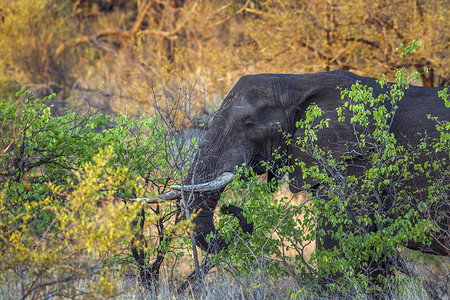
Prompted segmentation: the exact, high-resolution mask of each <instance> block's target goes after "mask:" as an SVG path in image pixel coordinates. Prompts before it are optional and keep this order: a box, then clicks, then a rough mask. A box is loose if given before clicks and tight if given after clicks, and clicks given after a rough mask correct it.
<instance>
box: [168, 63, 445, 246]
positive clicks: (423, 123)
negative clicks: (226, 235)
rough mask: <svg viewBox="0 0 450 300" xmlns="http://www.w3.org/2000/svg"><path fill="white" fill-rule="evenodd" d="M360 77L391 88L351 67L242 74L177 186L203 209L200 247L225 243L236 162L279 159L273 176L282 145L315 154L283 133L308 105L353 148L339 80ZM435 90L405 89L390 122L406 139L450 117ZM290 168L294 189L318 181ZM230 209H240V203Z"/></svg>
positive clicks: (334, 138) (193, 207) (329, 132)
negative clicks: (222, 204)
mask: <svg viewBox="0 0 450 300" xmlns="http://www.w3.org/2000/svg"><path fill="white" fill-rule="evenodd" d="M356 81H359V82H361V83H362V84H363V85H368V86H371V87H372V88H373V92H374V95H375V97H377V95H378V94H380V93H383V92H385V90H383V89H382V88H381V87H380V85H379V84H378V83H377V82H376V80H375V79H372V78H366V77H360V76H357V75H355V74H352V73H350V72H346V71H333V72H325V73H317V74H303V75H291V74H260V75H249V76H244V77H242V78H241V79H239V81H238V82H237V83H236V85H235V86H234V87H233V89H232V90H231V91H230V93H229V94H228V96H227V97H226V98H225V100H224V101H223V103H222V105H221V107H220V109H219V110H218V112H217V113H216V115H215V116H214V119H213V121H212V123H211V124H210V129H209V130H208V132H207V133H206V136H205V137H204V139H203V141H202V142H201V143H200V145H199V151H198V154H197V156H196V159H195V160H194V162H193V163H192V164H191V166H190V168H189V172H188V176H187V178H186V180H185V181H184V182H183V185H182V186H178V187H175V188H176V189H179V190H181V189H182V190H183V191H184V192H185V197H186V199H188V203H190V207H189V208H190V211H191V212H192V213H197V217H196V218H195V219H194V223H195V236H196V241H197V245H198V246H199V247H201V248H202V249H204V250H206V251H209V252H212V253H216V252H218V251H220V250H221V249H223V248H224V247H226V246H227V245H226V243H225V241H224V240H223V239H222V238H221V237H220V236H219V235H218V234H217V231H216V229H215V227H214V224H213V214H214V209H215V208H216V206H217V203H218V200H219V198H220V195H221V193H222V192H223V190H224V188H225V186H226V185H227V184H228V183H230V182H231V181H232V179H233V173H234V172H235V168H236V166H240V165H242V164H246V166H248V167H252V168H253V170H254V171H255V172H256V173H257V174H262V173H265V172H266V168H265V167H263V166H262V165H261V162H262V161H265V162H273V163H274V166H275V168H274V170H272V172H271V173H272V176H275V175H274V174H276V166H280V165H281V164H283V163H286V162H281V161H276V160H275V158H274V157H273V153H274V151H275V150H277V151H278V153H279V152H280V151H282V152H283V153H285V154H286V155H287V156H286V157H291V159H298V160H300V161H303V162H305V163H309V162H311V161H312V158H311V157H310V156H309V155H307V154H305V153H303V152H301V151H300V150H299V149H298V148H297V147H294V146H292V145H288V143H286V140H285V136H287V135H288V136H291V137H292V138H293V139H296V138H297V137H300V136H302V135H303V132H304V130H302V129H299V128H296V122H297V121H299V120H301V119H304V118H305V114H306V110H307V108H308V106H309V105H311V104H313V103H315V104H316V105H318V106H319V107H320V108H321V109H322V111H323V112H324V117H325V118H328V119H329V120H330V121H329V127H328V128H325V129H323V130H322V131H320V135H319V136H318V140H317V144H318V145H319V146H321V147H327V148H329V149H332V150H333V151H334V153H344V152H346V151H349V145H351V143H352V142H355V136H354V132H353V127H352V125H350V124H349V123H345V122H344V123H343V122H338V119H337V114H336V108H337V107H339V106H341V105H342V103H343V102H342V101H341V97H340V90H339V89H337V87H341V88H350V87H351V85H352V84H354V83H355V82H356ZM437 91H438V90H437V89H433V88H419V87H411V88H410V89H408V90H407V92H406V94H405V96H404V100H402V101H403V102H402V104H401V107H399V110H398V114H397V115H396V119H395V120H394V121H393V124H392V130H394V131H396V133H398V137H399V138H400V139H401V138H403V141H405V142H410V141H411V139H414V138H417V137H416V133H418V132H424V131H428V132H429V133H430V132H431V133H432V132H436V129H435V127H434V123H433V122H432V121H430V120H428V119H427V117H426V115H427V114H432V115H435V116H440V117H442V118H444V119H445V120H450V112H449V110H448V109H446V108H445V106H444V104H443V101H442V100H441V99H439V98H438V97H437ZM412 120H414V121H412ZM287 163H289V161H288V162H287ZM290 176H291V178H290V179H291V181H290V185H291V186H290V187H291V191H293V192H298V191H299V190H301V189H302V187H303V185H304V184H305V183H309V184H311V185H314V184H317V183H318V182H312V181H308V179H303V176H302V174H301V170H300V168H297V169H296V170H295V171H294V172H293V173H292V174H291V175H290ZM232 213H233V214H234V215H236V216H238V215H239V211H235V212H232ZM244 219H245V218H244ZM240 221H241V222H240V224H241V226H243V227H245V228H244V231H251V229H252V227H251V226H250V224H247V223H246V222H245V221H243V220H240ZM210 233H212V234H213V236H214V238H213V239H212V241H209V242H207V240H206V236H207V235H208V234H210Z"/></svg>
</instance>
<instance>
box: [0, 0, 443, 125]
mask: <svg viewBox="0 0 450 300" xmlns="http://www.w3.org/2000/svg"><path fill="white" fill-rule="evenodd" d="M2 2H3V3H2V4H1V5H0V57H1V58H0V74H1V75H0V85H1V87H2V88H1V92H2V93H3V94H4V95H7V93H8V92H10V91H15V90H16V89H17V86H18V85H23V86H26V87H34V88H37V89H41V90H42V91H43V93H48V92H49V91H56V92H58V94H59V97H58V98H59V99H60V100H59V101H60V102H62V103H63V104H64V103H66V104H68V103H73V102H76V101H77V100H78V101H79V100H80V98H82V97H83V96H86V95H92V94H93V93H94V92H95V93H96V94H95V96H96V97H95V98H96V101H97V103H96V104H97V106H99V107H102V108H103V109H105V110H106V111H109V112H111V111H113V112H117V111H123V112H126V113H127V114H129V115H130V116H131V115H137V114H141V113H143V112H147V113H151V112H152V110H151V108H150V107H151V105H150V103H149V101H148V98H149V97H148V94H149V93H152V88H153V87H155V86H156V85H158V84H160V83H164V84H167V83H168V82H173V81H175V80H182V81H184V82H186V83H188V84H189V86H191V85H195V87H196V90H195V92H196V93H195V95H194V96H195V98H196V100H198V104H197V106H198V107H197V108H198V109H200V108H201V107H202V106H204V105H206V106H211V105H213V104H217V103H218V102H220V100H221V99H222V97H223V96H224V94H225V93H226V92H227V91H228V90H229V88H230V87H231V86H232V85H233V84H234V82H236V80H237V79H238V78H239V77H240V76H242V75H245V74H249V73H263V72H271V73H281V72H284V73H304V72H318V71H326V70H335V69H345V70H351V71H353V72H356V73H358V74H362V75H367V76H377V75H379V74H380V73H385V74H387V76H388V78H392V71H393V70H394V69H395V68H396V67H398V65H397V64H398V60H397V59H396V55H395V49H396V47H397V46H398V44H399V43H400V42H406V41H409V40H412V39H418V38H420V39H421V40H422V41H423V44H424V47H423V48H422V49H421V50H420V51H419V52H418V53H417V55H415V57H414V58H413V60H412V61H411V69H416V70H419V71H421V72H422V71H423V69H424V67H426V66H429V67H431V71H430V72H429V73H428V74H424V76H423V80H422V84H424V85H428V86H432V85H434V86H439V85H444V84H448V81H449V77H448V76H449V75H448V74H449V68H448V66H449V57H448V55H447V54H448V50H449V49H448V47H449V40H450V35H449V32H448V28H449V27H450V21H449V20H450V18H448V15H449V11H450V8H449V6H448V3H446V1H442V0H432V1H421V0H402V1H395V2H392V1H385V0H377V1H370V2H367V1H361V0H352V1H333V0H314V1H295V2H292V1H284V0H279V1H270V0H269V1H261V0H246V1H244V0H235V1H222V0H220V1H218V0H212V1H193V0H158V1H151V0H148V1H145V0H135V1H123V0H101V1H91V0H78V1H75V0H71V1H69V0H65V1H58V2H55V1H49V0H40V1H31V0H15V1H2ZM168 92H170V91H168ZM172 92H173V91H172ZM175 92H176V91H175Z"/></svg>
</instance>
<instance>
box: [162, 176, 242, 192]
mask: <svg viewBox="0 0 450 300" xmlns="http://www.w3.org/2000/svg"><path fill="white" fill-rule="evenodd" d="M233 178H234V173H232V172H224V173H222V174H220V176H218V177H217V178H216V179H214V180H212V181H209V182H205V183H201V184H193V185H172V186H170V187H171V188H172V189H174V190H177V191H185V192H211V191H217V190H220V189H221V188H224V187H226V186H227V185H228V184H229V183H230V182H232V181H233Z"/></svg>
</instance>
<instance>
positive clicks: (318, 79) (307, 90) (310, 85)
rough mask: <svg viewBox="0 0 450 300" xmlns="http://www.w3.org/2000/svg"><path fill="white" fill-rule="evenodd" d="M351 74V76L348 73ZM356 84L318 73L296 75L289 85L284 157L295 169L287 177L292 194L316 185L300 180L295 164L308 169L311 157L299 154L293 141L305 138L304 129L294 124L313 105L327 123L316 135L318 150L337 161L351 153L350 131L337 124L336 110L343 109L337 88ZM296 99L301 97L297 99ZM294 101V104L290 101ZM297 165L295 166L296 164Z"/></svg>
mask: <svg viewBox="0 0 450 300" xmlns="http://www.w3.org/2000/svg"><path fill="white" fill-rule="evenodd" d="M350 74H351V73H350ZM355 81H356V80H353V79H352V78H348V77H344V76H341V75H340V74H336V73H332V72H329V73H318V74H305V75H297V76H296V77H293V78H291V80H290V82H289V88H288V95H287V96H286V97H285V98H286V99H291V103H290V104H289V106H290V108H289V109H288V110H289V111H291V117H290V118H289V119H290V121H289V122H290V123H291V124H294V128H292V131H290V132H292V139H293V140H292V143H290V144H289V145H288V149H287V151H288V155H289V156H290V161H289V164H290V165H295V167H294V172H293V173H291V174H290V178H289V179H290V181H291V184H290V189H291V191H292V192H293V193H297V192H299V191H301V190H304V185H305V184H310V186H311V187H313V186H315V185H317V184H320V182H316V181H314V180H313V179H311V178H303V174H302V170H301V167H300V166H298V162H304V163H305V165H306V166H307V167H308V166H311V165H312V163H313V162H314V161H315V158H313V157H312V156H311V155H309V154H307V153H305V152H303V151H302V150H301V149H300V147H299V146H298V145H297V143H296V141H297V140H298V139H301V138H303V137H304V136H305V129H304V128H300V127H295V124H296V123H297V122H298V121H300V120H304V119H305V118H306V111H307V109H308V107H309V106H310V105H312V104H316V105H317V106H318V107H320V108H321V109H322V111H323V118H325V119H328V120H329V126H328V127H326V128H323V129H321V130H320V131H318V132H317V141H316V142H315V143H316V145H317V146H319V147H320V148H325V149H328V150H331V151H332V154H333V157H334V158H336V159H337V158H339V157H341V156H342V155H344V154H348V153H349V152H350V151H352V148H353V147H352V145H354V144H355V143H356V138H355V135H354V128H353V125H352V124H349V123H348V122H339V121H338V115H337V111H336V108H338V107H340V106H342V105H343V103H344V102H343V100H341V97H340V90H339V89H338V88H337V87H338V86H339V87H343V88H349V87H350V86H351V85H352V84H353V83H354V82H355ZM298 95H302V96H301V97H298ZM292 99H296V102H294V101H292ZM296 162H297V163H296Z"/></svg>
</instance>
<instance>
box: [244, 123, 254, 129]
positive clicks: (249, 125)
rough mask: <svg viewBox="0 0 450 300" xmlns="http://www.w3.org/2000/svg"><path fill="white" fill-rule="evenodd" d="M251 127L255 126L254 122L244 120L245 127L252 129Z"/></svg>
mask: <svg viewBox="0 0 450 300" xmlns="http://www.w3.org/2000/svg"><path fill="white" fill-rule="evenodd" d="M253 128H255V123H253V122H252V121H246V122H245V129H247V130H252V129H253Z"/></svg>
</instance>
